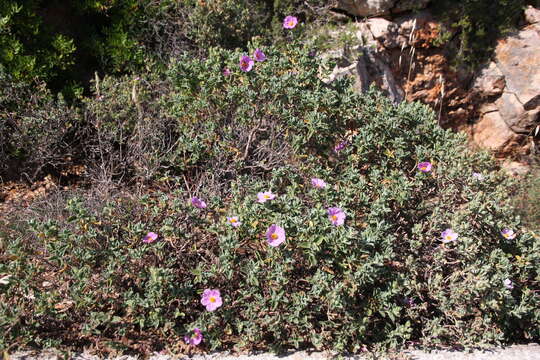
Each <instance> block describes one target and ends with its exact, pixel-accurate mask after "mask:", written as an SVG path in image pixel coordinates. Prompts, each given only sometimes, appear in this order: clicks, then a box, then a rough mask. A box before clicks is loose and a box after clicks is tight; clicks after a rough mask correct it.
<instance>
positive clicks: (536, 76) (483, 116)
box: [472, 7, 540, 156]
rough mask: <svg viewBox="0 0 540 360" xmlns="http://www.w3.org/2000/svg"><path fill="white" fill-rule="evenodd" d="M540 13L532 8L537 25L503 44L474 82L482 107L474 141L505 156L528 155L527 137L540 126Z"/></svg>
mask: <svg viewBox="0 0 540 360" xmlns="http://www.w3.org/2000/svg"><path fill="white" fill-rule="evenodd" d="M537 17H540V11H538V10H536V9H534V8H530V7H529V8H528V9H527V11H526V18H527V19H528V20H529V21H530V22H533V21H534V22H533V23H532V24H530V25H529V26H527V27H526V28H524V29H523V30H521V31H519V32H518V33H516V34H514V35H511V36H508V37H506V38H504V39H502V40H500V41H499V43H498V45H497V47H496V49H495V54H494V57H493V61H492V62H491V63H490V64H489V65H488V66H487V67H486V68H485V69H483V70H482V71H481V72H480V73H479V75H478V76H477V78H476V79H475V81H474V85H473V91H474V92H475V95H477V96H478V97H479V98H480V99H482V105H481V107H480V112H479V120H478V122H477V123H476V124H475V125H474V126H473V129H472V130H473V139H474V141H475V142H476V143H477V144H478V145H480V146H482V147H486V148H489V149H491V150H494V151H495V152H496V153H497V154H499V155H501V156H504V155H506V154H509V153H514V154H515V153H526V152H527V151H528V149H527V148H526V147H524V145H525V144H526V143H527V141H526V140H527V137H528V136H531V135H534V132H535V130H536V129H537V128H538V127H540V23H538V22H537V21H536V20H535V19H537Z"/></svg>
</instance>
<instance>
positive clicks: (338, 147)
mask: <svg viewBox="0 0 540 360" xmlns="http://www.w3.org/2000/svg"><path fill="white" fill-rule="evenodd" d="M348 144H349V143H348V142H347V141H345V140H343V141H340V142H339V143H338V144H337V145H336V146H334V152H340V151H341V150H343V149H345V146H347V145H348Z"/></svg>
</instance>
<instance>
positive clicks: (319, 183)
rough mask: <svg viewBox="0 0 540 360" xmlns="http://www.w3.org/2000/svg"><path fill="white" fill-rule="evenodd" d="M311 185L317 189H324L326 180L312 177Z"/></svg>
mask: <svg viewBox="0 0 540 360" xmlns="http://www.w3.org/2000/svg"><path fill="white" fill-rule="evenodd" d="M311 185H313V187H316V188H317V189H324V188H325V187H326V182H325V181H324V180H323V179H319V178H313V179H311Z"/></svg>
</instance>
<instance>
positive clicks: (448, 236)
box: [441, 229, 459, 244]
mask: <svg viewBox="0 0 540 360" xmlns="http://www.w3.org/2000/svg"><path fill="white" fill-rule="evenodd" d="M458 236H459V235H458V233H456V232H454V230H452V229H446V230H444V231H443V232H442V233H441V237H442V242H443V243H445V244H446V243H449V242H452V241H456V239H457V238H458Z"/></svg>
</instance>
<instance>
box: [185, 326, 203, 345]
mask: <svg viewBox="0 0 540 360" xmlns="http://www.w3.org/2000/svg"><path fill="white" fill-rule="evenodd" d="M184 341H185V342H186V344H188V345H199V344H200V343H201V341H203V336H202V332H201V330H199V329H198V328H195V329H193V334H192V335H191V336H189V335H186V336H184Z"/></svg>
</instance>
